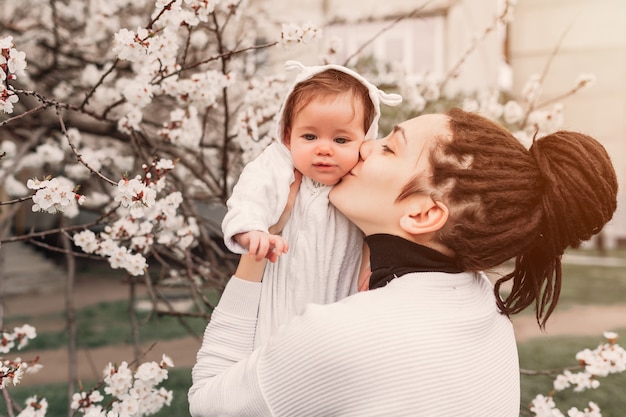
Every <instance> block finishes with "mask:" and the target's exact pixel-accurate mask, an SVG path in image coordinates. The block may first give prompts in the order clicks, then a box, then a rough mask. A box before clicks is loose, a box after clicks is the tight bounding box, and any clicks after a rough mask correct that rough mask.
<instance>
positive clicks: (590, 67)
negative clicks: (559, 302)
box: [510, 0, 626, 244]
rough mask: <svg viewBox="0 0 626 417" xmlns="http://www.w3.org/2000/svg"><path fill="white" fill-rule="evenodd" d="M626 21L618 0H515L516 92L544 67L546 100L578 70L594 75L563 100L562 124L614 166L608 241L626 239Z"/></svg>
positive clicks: (574, 77) (573, 80)
mask: <svg viewBox="0 0 626 417" xmlns="http://www.w3.org/2000/svg"><path fill="white" fill-rule="evenodd" d="M625 21H626V2H624V0H519V1H518V4H517V6H516V8H515V19H514V21H513V24H512V26H511V31H510V52H511V55H510V58H511V64H512V67H513V74H514V91H519V90H520V88H521V86H522V85H523V84H524V82H525V81H526V80H527V79H528V77H529V76H530V75H531V74H534V73H542V72H543V71H544V70H545V69H546V67H547V65H548V64H549V67H548V68H547V73H546V78H545V88H544V97H545V98H546V99H548V98H551V97H557V96H559V95H560V94H562V93H563V92H565V91H568V90H569V89H571V88H572V87H573V86H574V85H575V83H576V80H577V78H578V76H579V75H580V74H581V73H584V74H594V75H595V77H596V82H595V84H594V85H593V86H591V87H590V88H586V89H584V90H581V91H579V92H578V93H576V94H575V95H574V96H572V97H569V98H568V99H566V100H564V101H563V103H564V104H565V123H566V126H565V128H567V129H572V130H579V131H582V132H585V133H588V134H590V135H592V136H594V137H596V138H597V139H599V140H600V141H601V142H602V143H603V144H604V145H605V147H606V149H607V151H608V152H609V154H610V155H611V157H612V159H613V162H614V164H615V166H616V170H617V174H618V181H619V184H620V185H621V191H620V195H619V200H618V211H617V213H616V215H615V216H614V219H613V220H612V222H611V223H610V224H609V225H608V226H607V227H606V229H605V231H606V237H607V240H608V243H609V244H614V243H616V240H617V239H620V240H622V241H623V242H626V190H625V188H626V26H625V25H624V22H625ZM555 51H556V52H555Z"/></svg>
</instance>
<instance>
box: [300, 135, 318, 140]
mask: <svg viewBox="0 0 626 417" xmlns="http://www.w3.org/2000/svg"><path fill="white" fill-rule="evenodd" d="M302 137H303V138H304V139H305V140H315V139H317V136H315V135H313V134H311V133H305V134H304V135H302Z"/></svg>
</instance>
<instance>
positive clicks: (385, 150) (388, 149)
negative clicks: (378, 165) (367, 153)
mask: <svg viewBox="0 0 626 417" xmlns="http://www.w3.org/2000/svg"><path fill="white" fill-rule="evenodd" d="M382 148H383V152H384V153H391V154H393V151H392V150H391V148H389V146H387V145H382Z"/></svg>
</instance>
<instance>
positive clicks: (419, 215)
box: [400, 195, 449, 235]
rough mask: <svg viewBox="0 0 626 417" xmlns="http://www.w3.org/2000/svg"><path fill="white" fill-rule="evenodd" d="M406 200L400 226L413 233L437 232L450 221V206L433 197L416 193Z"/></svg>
mask: <svg viewBox="0 0 626 417" xmlns="http://www.w3.org/2000/svg"><path fill="white" fill-rule="evenodd" d="M407 200H408V201H404V202H403V203H405V204H404V205H405V209H404V214H403V215H402V217H401V218H400V227H401V228H402V230H404V231H405V232H407V233H409V234H411V235H423V234H426V233H431V232H436V231H438V230H439V229H441V228H442V227H443V226H444V225H445V224H446V222H447V221H448V214H449V212H448V207H447V206H446V205H445V204H443V203H441V202H436V201H434V200H433V199H432V198H431V197H428V196H424V195H416V196H412V197H408V198H407Z"/></svg>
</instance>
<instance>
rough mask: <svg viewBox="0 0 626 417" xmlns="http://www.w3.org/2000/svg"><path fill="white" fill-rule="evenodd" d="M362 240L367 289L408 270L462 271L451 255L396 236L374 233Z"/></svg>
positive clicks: (382, 283) (384, 282)
mask: <svg viewBox="0 0 626 417" xmlns="http://www.w3.org/2000/svg"><path fill="white" fill-rule="evenodd" d="M365 242H366V243H367V245H368V246H369V249H370V268H371V270H372V275H371V277H370V289H374V288H378V287H382V286H384V285H386V284H387V283H388V282H389V281H391V280H393V279H394V278H397V277H399V276H402V275H404V274H407V273H411V272H447V273H459V272H463V271H462V269H461V268H460V267H459V266H458V265H457V263H456V260H455V259H454V258H452V257H450V256H447V255H445V254H443V253H441V252H438V251H436V250H434V249H431V248H429V247H427V246H424V245H420V244H418V243H415V242H412V241H410V240H407V239H405V238H403V237H400V236H394V235H389V234H374V235H370V236H367V237H366V238H365Z"/></svg>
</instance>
